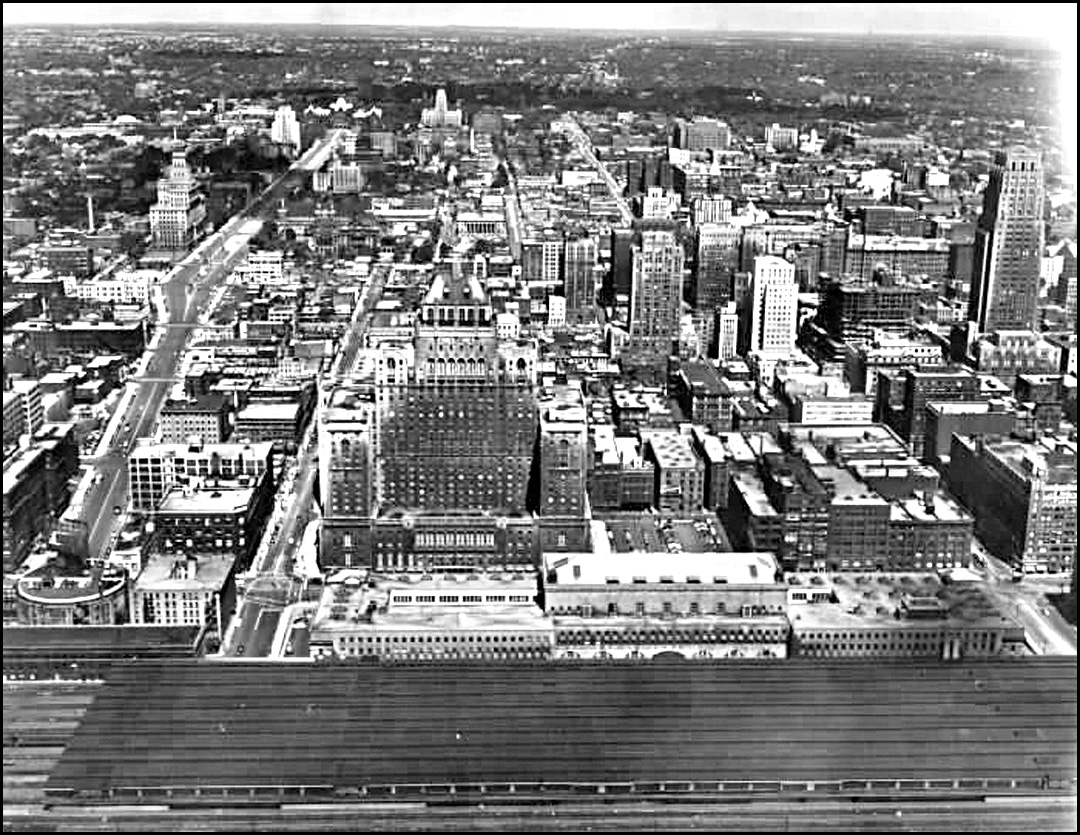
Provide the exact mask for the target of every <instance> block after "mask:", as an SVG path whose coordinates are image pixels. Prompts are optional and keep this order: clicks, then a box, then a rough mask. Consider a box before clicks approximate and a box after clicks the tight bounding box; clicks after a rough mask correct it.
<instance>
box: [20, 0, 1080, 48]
mask: <svg viewBox="0 0 1080 835" xmlns="http://www.w3.org/2000/svg"><path fill="white" fill-rule="evenodd" d="M165 22H169V23H173V22H175V23H209V22H220V23H370V24H398V25H410V24H426V25H430V26H444V25H449V24H458V25H466V26H523V27H534V26H540V27H562V28H619V29H642V30H647V29H704V30H710V29H711V30H723V29H727V30H759V31H791V32H855V33H859V32H867V31H873V32H876V33H892V32H897V33H900V32H907V33H918V34H932V33H955V34H975V35H1019V36H1027V37H1047V38H1052V37H1054V35H1055V33H1058V34H1060V33H1069V36H1070V37H1071V40H1072V42H1073V43H1074V44H1075V41H1076V4H1074V3H1026V4H1025V3H999V4H995V3H933V4H931V3H640V4H639V3H622V4H617V5H616V4H611V5H608V4H604V3H161V4H157V3H93V4H83V3H4V24H5V25H11V24H23V23H35V24H37V23H41V24H47V23H80V24H118V23H119V24H130V23H165ZM1074 49H1075V47H1074Z"/></svg>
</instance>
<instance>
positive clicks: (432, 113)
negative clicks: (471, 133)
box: [420, 87, 462, 128]
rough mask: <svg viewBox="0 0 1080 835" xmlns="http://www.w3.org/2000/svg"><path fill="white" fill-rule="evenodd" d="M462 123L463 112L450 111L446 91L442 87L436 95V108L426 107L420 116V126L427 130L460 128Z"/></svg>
mask: <svg viewBox="0 0 1080 835" xmlns="http://www.w3.org/2000/svg"><path fill="white" fill-rule="evenodd" d="M461 122H462V114H461V111H460V110H450V109H449V104H448V103H447V99H446V90H444V89H443V88H442V87H440V88H439V89H438V91H437V92H436V93H435V106H434V107H425V108H424V109H423V111H422V112H421V114H420V124H422V125H423V126H424V127H427V128H459V127H461Z"/></svg>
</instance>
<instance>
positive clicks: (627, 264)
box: [606, 229, 634, 302]
mask: <svg viewBox="0 0 1080 835" xmlns="http://www.w3.org/2000/svg"><path fill="white" fill-rule="evenodd" d="M633 247H634V230H633V229H612V230H611V275H610V277H609V280H608V284H607V288H606V290H607V293H606V295H607V297H608V301H609V302H610V301H613V300H614V298H615V296H617V295H623V296H628V295H630V285H631V283H632V282H631V279H632V276H633V265H634V261H633Z"/></svg>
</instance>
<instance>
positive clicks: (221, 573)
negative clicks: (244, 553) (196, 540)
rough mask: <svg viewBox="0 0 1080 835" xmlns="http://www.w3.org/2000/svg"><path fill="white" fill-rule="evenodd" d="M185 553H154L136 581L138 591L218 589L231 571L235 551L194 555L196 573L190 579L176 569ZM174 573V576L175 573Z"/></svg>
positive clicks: (181, 562)
mask: <svg viewBox="0 0 1080 835" xmlns="http://www.w3.org/2000/svg"><path fill="white" fill-rule="evenodd" d="M183 562H184V559H183V557H182V556H175V555H167V554H155V555H153V556H151V557H150V559H149V560H148V561H147V563H146V565H145V566H144V567H143V570H142V573H141V574H140V575H139V578H138V579H137V580H136V581H135V588H136V590H138V591H199V590H203V591H217V590H219V589H220V588H221V587H222V586H223V585H224V584H225V579H226V578H227V577H228V576H229V572H231V571H232V568H233V563H234V562H236V557H235V556H233V555H232V554H202V555H199V556H198V557H196V558H195V576H194V577H191V578H187V577H185V576H183V574H182V573H181V572H178V571H175V570H174V569H175V568H176V566H177V565H178V564H183ZM174 575H175V576H174Z"/></svg>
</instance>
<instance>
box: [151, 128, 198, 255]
mask: <svg viewBox="0 0 1080 835" xmlns="http://www.w3.org/2000/svg"><path fill="white" fill-rule="evenodd" d="M157 198H158V199H157V203H155V204H154V205H153V206H151V207H150V234H151V235H152V237H153V244H154V246H155V247H157V248H159V249H172V250H183V249H187V248H188V247H189V246H190V245H191V244H192V243H194V242H195V240H196V238H197V237H198V235H199V229H200V227H201V226H202V224H203V221H204V220H206V200H205V199H204V197H203V194H202V192H201V191H199V183H198V181H197V180H196V179H195V176H194V175H193V174H192V173H191V169H189V168H188V164H187V156H186V154H185V151H184V148H183V146H179V147H177V148H175V149H174V150H173V153H172V164H171V165H170V166H169V170H168V173H167V174H166V176H165V177H164V178H162V179H160V180H158V187H157Z"/></svg>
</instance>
